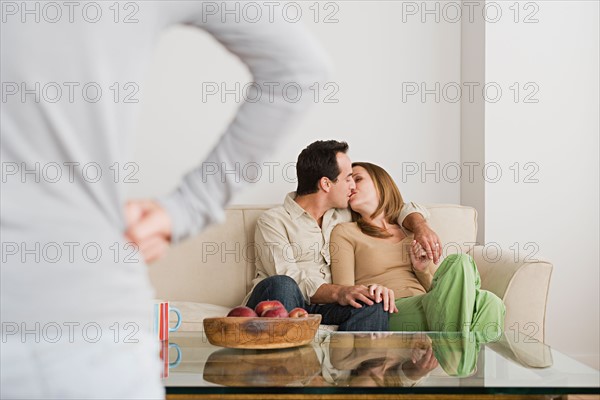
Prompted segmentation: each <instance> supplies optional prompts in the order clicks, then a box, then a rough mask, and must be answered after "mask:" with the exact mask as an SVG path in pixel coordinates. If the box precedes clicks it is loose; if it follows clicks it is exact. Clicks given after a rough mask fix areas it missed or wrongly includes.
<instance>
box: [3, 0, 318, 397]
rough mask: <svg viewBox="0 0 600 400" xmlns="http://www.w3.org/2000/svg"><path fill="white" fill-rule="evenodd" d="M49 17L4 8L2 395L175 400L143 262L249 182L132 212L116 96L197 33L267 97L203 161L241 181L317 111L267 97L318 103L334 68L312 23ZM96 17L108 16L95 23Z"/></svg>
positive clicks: (201, 179) (168, 10) (200, 8)
mask: <svg viewBox="0 0 600 400" xmlns="http://www.w3.org/2000/svg"><path fill="white" fill-rule="evenodd" d="M54 4H58V3H54ZM127 4H130V3H127ZM132 4H133V3H132ZM212 4H213V7H214V5H215V4H216V3H212ZM42 5H43V3H35V4H30V3H16V2H10V3H9V2H2V7H3V22H2V27H1V35H0V36H1V43H0V44H1V48H2V54H1V57H2V58H1V80H2V85H3V88H2V91H3V93H2V97H3V100H2V103H1V114H2V118H1V125H0V132H1V150H0V156H1V161H2V169H3V182H2V194H1V200H2V201H1V209H0V210H1V213H0V214H1V218H0V219H1V233H2V246H3V249H2V253H3V259H2V267H1V319H2V342H1V346H2V348H1V352H0V353H1V368H0V370H1V382H0V383H1V384H0V387H1V393H0V395H1V397H2V398H63V399H64V398H89V397H94V398H105V399H106V398H119V399H124V398H144V399H149V398H163V397H164V389H163V387H162V385H161V381H160V365H159V354H158V343H157V340H156V339H155V338H154V337H153V335H152V334H151V333H150V326H149V325H150V323H149V318H148V316H149V314H150V310H151V299H152V298H153V297H154V296H153V290H152V288H151V285H150V282H149V280H148V276H147V271H146V268H144V260H142V259H140V255H141V256H143V258H145V261H146V262H149V261H152V260H154V259H156V258H158V257H160V256H161V254H162V253H164V251H165V249H166V247H167V246H168V245H169V244H170V243H174V242H180V241H182V240H183V239H185V238H186V237H189V236H191V235H194V234H196V233H198V232H200V231H201V230H203V229H204V228H205V227H207V226H208V225H210V224H212V223H215V222H218V221H222V220H223V219H224V212H223V207H224V206H225V205H226V204H227V203H228V202H229V201H230V199H231V198H232V196H233V195H234V194H235V193H236V192H237V191H238V189H240V187H241V186H242V184H241V183H242V182H243V181H244V180H239V179H238V180H236V179H233V178H232V179H227V180H226V181H221V177H220V174H212V173H211V174H207V173H205V171H204V170H203V166H204V165H207V164H204V163H203V164H202V165H201V166H199V167H198V168H196V169H194V170H192V171H191V172H189V173H188V174H187V175H186V176H185V178H184V179H183V181H182V183H181V184H180V185H179V187H178V188H177V189H176V190H175V191H174V192H173V193H171V194H170V195H168V196H165V197H163V198H160V199H157V200H156V201H154V200H141V201H134V202H130V203H129V204H128V205H127V207H126V210H125V212H124V211H123V210H124V205H125V197H124V193H123V186H122V185H120V184H119V183H115V179H114V176H113V172H114V166H115V165H116V166H117V168H122V166H123V164H124V163H126V162H127V161H129V160H131V156H132V148H131V140H132V134H133V130H134V122H135V117H136V112H137V111H138V108H139V105H135V104H124V103H123V102H122V101H121V102H117V101H116V100H115V99H114V98H113V95H114V89H115V86H113V85H114V84H115V82H117V84H118V85H120V86H119V88H120V89H123V85H124V84H125V83H126V82H139V81H140V80H141V79H142V78H143V77H144V72H145V70H146V69H147V67H148V65H149V63H150V60H151V58H152V55H153V48H154V46H155V45H156V43H157V40H158V38H159V34H160V33H161V32H162V31H164V30H165V29H167V28H169V27H172V26H174V25H182V24H183V25H187V26H190V27H194V28H198V29H202V30H205V31H206V32H208V33H209V34H211V35H212V36H213V37H214V38H215V39H216V40H217V41H219V42H220V43H221V44H222V45H223V46H224V47H225V48H226V49H227V50H228V51H230V52H231V53H233V54H234V55H236V56H237V57H239V59H240V60H241V61H242V62H243V63H244V64H245V65H246V66H247V68H248V69H249V72H250V73H251V75H252V79H253V81H254V82H255V85H257V86H256V87H261V88H262V91H263V95H262V96H261V97H260V99H259V100H258V101H255V102H248V101H246V102H244V103H243V104H241V106H240V107H239V109H238V111H237V114H236V115H235V118H234V119H233V120H232V121H231V123H230V124H229V125H228V127H227V128H226V129H225V131H224V132H223V133H222V136H221V138H220V140H219V141H218V143H217V145H216V146H215V147H214V148H213V149H212V151H211V152H210V153H209V155H208V156H207V157H206V159H205V160H204V162H205V163H209V164H210V165H211V166H212V165H219V166H221V168H224V169H226V170H228V171H230V170H232V169H234V165H235V163H241V164H244V163H247V162H256V161H262V160H263V159H264V158H265V156H266V155H268V154H270V153H271V152H272V151H273V149H275V148H276V146H277V144H279V143H280V141H281V140H282V139H283V138H284V137H285V133H286V132H288V131H289V130H290V129H291V128H292V127H293V126H294V124H295V123H296V121H297V119H298V117H299V116H300V115H301V114H302V113H303V112H304V110H305V108H306V107H307V105H308V102H309V96H303V97H302V99H301V100H300V101H298V102H292V101H289V99H286V98H284V96H283V93H282V91H281V90H275V91H274V92H273V96H269V95H266V94H268V93H269V92H268V90H269V88H268V87H267V85H266V84H269V85H271V87H273V86H275V87H279V88H281V87H283V86H284V85H285V84H287V83H294V84H295V85H298V86H299V87H300V88H301V89H302V90H303V91H305V92H308V90H309V87H310V86H311V85H313V84H315V82H322V81H324V79H325V78H326V76H327V74H328V73H329V64H328V61H327V58H326V56H325V54H324V52H323V51H322V49H321V47H320V46H319V45H318V44H317V43H316V41H315V40H314V39H313V38H312V36H310V35H309V34H308V33H307V32H306V31H305V29H304V28H303V27H302V25H301V24H294V23H288V22H285V21H278V20H277V19H276V20H275V21H269V19H268V18H262V19H260V20H259V21H253V22H250V21H245V20H244V19H243V18H242V19H241V20H238V21H235V19H234V18H231V17H230V18H228V19H227V22H222V20H221V15H220V13H214V12H213V11H214V10H213V9H211V10H212V11H211V12H207V10H209V8H208V7H206V3H205V2H201V1H198V2H183V1H182V2H178V1H173V2H169V3H166V2H141V3H135V4H134V5H135V6H136V7H137V14H136V21H137V22H136V23H133V24H124V23H116V22H115V21H114V19H113V16H115V18H116V14H114V11H115V9H114V7H115V6H116V7H122V8H121V9H120V10H121V12H122V15H121V17H119V18H120V19H121V20H122V19H123V18H124V17H125V16H127V15H131V11H132V10H131V9H129V10H125V9H123V6H122V5H121V3H114V6H113V8H112V9H111V8H110V6H111V4H109V3H93V2H92V3H87V2H84V3H82V4H80V3H78V7H81V8H74V9H71V10H63V13H66V12H67V11H73V12H72V13H70V14H64V15H62V19H61V20H59V21H54V22H52V21H48V20H47V18H42V19H39V18H36V16H35V15H33V16H32V15H31V14H32V13H34V12H35V10H36V9H38V11H39V8H41V7H42ZM20 7H28V10H29V11H27V10H21V9H20ZM59 7H60V5H59ZM97 7H103V9H101V10H100V13H95V14H94V13H92V14H90V13H87V15H88V17H87V18H82V16H81V14H80V12H81V11H82V10H87V11H89V9H91V8H97ZM44 9H45V8H44ZM31 10H33V11H31ZM126 11H127V12H126ZM133 11H135V9H134V10H133ZM27 12H29V14H27ZM90 15H92V16H95V17H94V19H95V21H94V22H93V23H92V22H90V18H91V17H90ZM52 16H53V18H54V16H55V14H52ZM70 19H71V20H70ZM120 22H122V21H120ZM189 51H190V52H193V51H195V50H194V49H189ZM210 58H211V55H210V54H206V62H210ZM57 85H58V88H57ZM98 88H100V89H101V90H102V89H103V94H104V95H103V96H101V97H99V96H97V91H98ZM82 89H83V90H84V92H83V94H82V93H81V91H82ZM59 90H62V96H58V93H59ZM254 90H258V89H256V88H254ZM125 94H126V93H125V92H123V93H121V95H122V96H124V95H125ZM254 94H256V92H254ZM248 97H249V98H252V99H255V98H256V96H253V95H252V96H250V95H249V96H248ZM198 131H199V132H201V131H202V129H201V127H199V128H198ZM165 134H168V132H165ZM173 150H175V151H176V150H177V149H173ZM115 163H119V164H115ZM90 165H92V166H93V167H94V168H95V170H99V172H100V178H98V177H97V176H95V175H94V174H93V172H94V171H90V170H89V168H88V167H89V166H90ZM119 166H120V167H119ZM111 167H112V168H113V169H111ZM52 168H54V169H53V170H52ZM56 170H58V173H56V172H55V171H56ZM31 171H33V172H31ZM44 174H45V175H44ZM40 175H42V176H40ZM96 175H97V174H96ZM92 177H93V179H92ZM128 241H133V242H135V243H136V244H137V245H138V246H139V250H140V251H139V253H138V252H137V251H135V249H133V248H132V246H131V244H127V242H128ZM132 249H133V250H132Z"/></svg>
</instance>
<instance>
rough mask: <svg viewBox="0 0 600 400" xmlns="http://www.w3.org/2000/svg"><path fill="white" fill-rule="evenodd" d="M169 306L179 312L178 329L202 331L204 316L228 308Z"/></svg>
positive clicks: (326, 328)
mask: <svg viewBox="0 0 600 400" xmlns="http://www.w3.org/2000/svg"><path fill="white" fill-rule="evenodd" d="M169 306H170V307H175V308H177V309H178V310H179V311H180V312H181V318H182V321H181V326H180V327H179V329H178V331H184V332H195V331H203V330H204V326H203V325H202V321H204V318H216V317H224V316H226V315H227V313H228V312H229V310H230V308H229V307H223V306H217V305H215V304H207V303H194V302H191V301H169ZM171 325H174V324H173V323H172V324H171ZM335 331H337V325H321V326H320V327H319V332H321V333H327V332H335Z"/></svg>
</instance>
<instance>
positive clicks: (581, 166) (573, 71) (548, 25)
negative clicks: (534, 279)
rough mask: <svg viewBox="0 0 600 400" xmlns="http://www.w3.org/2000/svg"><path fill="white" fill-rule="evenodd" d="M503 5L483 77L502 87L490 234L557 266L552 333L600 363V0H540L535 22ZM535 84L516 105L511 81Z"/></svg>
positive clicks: (495, 107)
mask: <svg viewBox="0 0 600 400" xmlns="http://www.w3.org/2000/svg"><path fill="white" fill-rule="evenodd" d="M503 4H504V7H503V15H506V16H510V17H511V18H503V19H502V20H501V21H499V22H498V23H495V24H494V23H488V24H487V25H486V59H485V64H486V71H485V74H486V81H487V82H497V83H498V84H499V85H500V86H501V87H502V88H503V90H504V92H505V94H504V96H503V97H502V99H501V100H500V101H498V102H497V103H490V102H487V103H486V108H485V160H486V162H487V163H490V162H497V163H498V164H499V165H501V166H502V172H503V176H502V178H501V179H500V180H499V181H498V182H497V183H490V182H488V183H486V188H485V198H486V200H485V204H486V210H485V220H486V225H485V238H486V241H487V242H492V241H493V242H497V243H500V244H501V245H502V246H503V247H506V248H507V247H508V246H514V243H518V245H517V246H516V247H519V248H520V251H521V252H522V253H521V254H528V253H529V252H530V251H534V249H539V250H538V251H537V252H536V254H535V255H534V258H536V257H537V258H539V257H541V258H546V259H548V260H550V261H551V262H552V263H553V264H554V273H553V276H552V282H551V288H550V294H549V299H548V314H547V323H546V327H547V332H548V333H547V339H546V340H547V342H548V343H549V344H550V345H551V346H553V347H555V348H557V349H558V350H561V351H564V352H566V353H568V354H570V355H573V356H575V357H577V358H579V359H580V360H582V361H585V362H587V363H589V364H591V365H594V366H595V367H597V368H598V367H599V361H598V358H599V355H598V354H599V353H600V349H599V345H600V340H599V337H600V332H599V314H600V310H599V304H600V297H599V294H598V288H599V287H598V286H599V281H600V277H599V274H598V270H599V268H598V266H599V257H598V243H599V237H598V232H599V225H598V218H599V217H598V207H599V206H598V205H599V198H598V190H599V189H598V182H599V177H598V171H599V163H598V160H599V154H598V148H599V143H598V136H599V134H598V132H599V126H598V110H599V109H600V105H599V103H598V75H599V70H598V45H599V43H598V38H599V32H598V2H591V1H581V2H576V1H571V2H562V1H556V2H555V1H547V2H536V3H535V4H537V5H538V7H539V11H538V12H537V14H536V17H537V19H538V20H539V22H538V23H530V24H525V23H514V21H513V19H512V17H513V12H512V10H509V9H508V6H510V5H511V4H512V2H510V3H503ZM523 4H524V3H520V5H521V7H522V6H523ZM521 10H523V9H521ZM526 11H528V13H529V12H533V11H534V10H533V9H532V8H530V9H529V10H526ZM522 18H523V13H522V14H521V19H522ZM530 81H531V82H534V83H535V84H536V85H538V87H539V92H538V93H537V94H536V95H535V96H534V98H536V99H538V100H539V102H538V103H525V102H523V98H521V99H520V101H519V102H518V103H515V102H514V99H513V97H512V96H513V92H511V91H510V90H509V89H508V87H509V86H511V85H512V84H513V82H520V85H521V94H523V93H526V92H530V91H531V90H529V91H524V90H523V84H524V83H525V82H530ZM515 162H519V163H520V172H521V174H520V176H519V178H518V179H517V181H518V182H517V183H515V182H514V178H515V176H514V171H513V170H510V169H509V167H510V166H511V165H513V164H514V163H515ZM527 162H531V163H535V165H537V166H538V167H539V170H538V171H537V172H535V174H534V176H533V177H532V178H534V179H537V180H538V182H536V183H526V182H525V180H526V178H527V173H533V172H534V171H535V170H534V168H538V167H536V166H535V165H534V164H531V167H529V168H528V169H524V168H523V167H524V164H525V163H527ZM529 242H531V243H532V244H531V245H530V246H532V247H530V248H528V249H525V248H524V246H525V244H526V243H529ZM533 246H535V247H533ZM516 247H515V248H516Z"/></svg>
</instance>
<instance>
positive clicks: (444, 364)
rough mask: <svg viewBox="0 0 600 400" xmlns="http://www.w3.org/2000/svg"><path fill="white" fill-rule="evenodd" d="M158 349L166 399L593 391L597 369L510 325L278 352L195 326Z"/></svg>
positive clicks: (385, 335)
mask: <svg viewBox="0 0 600 400" xmlns="http://www.w3.org/2000/svg"><path fill="white" fill-rule="evenodd" d="M162 353H163V354H164V355H165V357H164V363H165V364H164V378H163V382H164V385H165V387H166V392H167V398H169V399H178V398H180V399H183V398H185V399H190V398H202V397H213V398H214V397H220V398H227V397H235V396H240V395H243V398H252V397H253V396H254V397H256V398H261V399H264V398H273V397H275V396H282V397H285V398H289V397H296V396H300V397H299V398H303V397H306V395H318V396H319V397H320V398H326V397H329V396H331V397H332V398H340V397H346V398H369V399H371V398H377V397H381V398H390V397H389V396H390V395H398V394H404V395H406V396H408V397H406V398H409V397H410V398H414V397H423V398H431V399H433V398H436V399H437V398H452V399H457V398H478V399H479V398H497V396H498V395H508V396H510V397H513V398H560V397H561V396H563V395H567V394H599V393H600V372H599V371H598V370H595V369H593V368H590V367H588V366H586V365H584V364H581V363H580V362H578V361H576V360H574V359H572V358H570V357H568V356H566V355H564V354H561V353H559V352H558V351H556V350H553V349H551V348H550V347H548V346H547V345H544V344H543V343H539V342H537V341H535V340H533V339H531V338H528V337H527V336H524V335H520V334H518V333H515V332H510V333H508V332H507V333H505V334H504V335H503V336H502V337H500V338H497V339H494V340H491V341H489V342H488V343H484V341H483V340H482V338H481V337H478V336H476V335H473V334H469V335H461V334H459V333H449V332H426V333H425V332H424V333H400V332H393V333H391V332H381V333H366V332H365V333H362V332H354V333H349V332H319V333H318V334H317V336H316V337H315V340H314V341H313V342H312V343H310V344H308V345H304V346H301V347H295V348H289V349H279V350H239V349H225V348H220V347H215V346H212V345H211V344H210V343H209V342H208V340H207V339H206V337H205V336H204V335H203V333H202V332H176V333H173V334H172V335H171V338H170V343H168V344H167V343H163V351H162ZM167 354H168V356H167ZM169 363H170V364H169ZM302 395H304V396H302ZM457 395H458V397H457ZM399 398H403V397H399ZM565 398H566V396H565Z"/></svg>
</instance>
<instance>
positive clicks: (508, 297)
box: [470, 246, 553, 342]
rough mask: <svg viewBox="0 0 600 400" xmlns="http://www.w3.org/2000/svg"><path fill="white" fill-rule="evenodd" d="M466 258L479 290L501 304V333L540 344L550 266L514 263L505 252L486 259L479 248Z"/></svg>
mask: <svg viewBox="0 0 600 400" xmlns="http://www.w3.org/2000/svg"><path fill="white" fill-rule="evenodd" d="M470 254H471V256H472V257H473V259H474V260H475V263H476V264H477V269H478V270H479V274H480V276H481V288H482V289H483V290H488V291H490V292H492V293H494V294H495V295H497V296H498V297H500V298H501V299H502V301H504V305H505V306H506V318H505V320H504V329H505V331H518V332H522V333H524V334H525V335H526V336H527V337H529V338H533V339H536V340H538V341H540V342H544V337H545V322H546V302H547V299H548V289H549V286H550V276H551V275H552V268H553V267H552V264H551V263H550V262H548V261H544V260H526V258H525V257H522V258H520V259H518V260H517V261H515V259H514V253H513V252H512V251H510V250H508V249H503V250H502V252H501V254H500V255H498V254H494V255H493V256H492V257H490V256H488V254H487V253H486V249H485V248H484V247H483V246H475V247H473V248H472V249H471V251H470ZM492 258H493V259H492Z"/></svg>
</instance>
